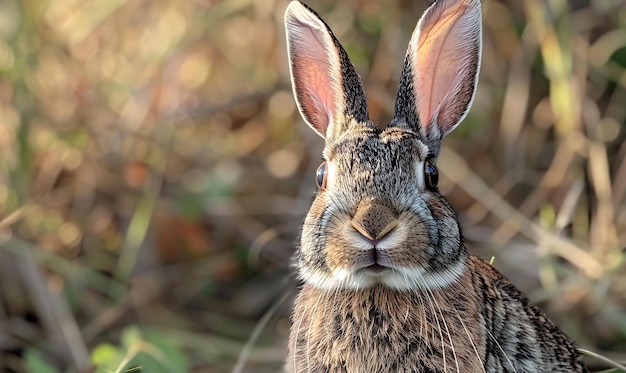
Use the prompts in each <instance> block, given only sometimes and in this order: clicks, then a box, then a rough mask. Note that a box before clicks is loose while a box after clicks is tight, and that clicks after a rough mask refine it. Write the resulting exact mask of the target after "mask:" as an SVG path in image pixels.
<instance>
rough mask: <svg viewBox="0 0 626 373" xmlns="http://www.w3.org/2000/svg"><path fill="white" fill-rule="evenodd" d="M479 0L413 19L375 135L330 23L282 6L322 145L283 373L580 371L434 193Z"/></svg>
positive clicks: (303, 108) (470, 93)
mask: <svg viewBox="0 0 626 373" xmlns="http://www.w3.org/2000/svg"><path fill="white" fill-rule="evenodd" d="M481 18H482V15H481V4H480V1H478V0H437V1H435V2H434V3H433V4H432V5H431V6H430V7H429V8H428V9H427V10H426V11H425V13H424V15H423V16H422V17H421V19H420V20H419V22H418V24H417V26H416V28H415V31H414V32H413V35H412V37H411V39H410V43H409V46H408V51H407V54H406V57H405V60H404V65H403V71H402V73H401V76H400V80H399V85H398V93H397V98H396V102H395V115H394V117H393V119H392V120H391V122H390V123H389V124H388V126H387V127H386V128H385V129H382V128H379V127H378V126H377V125H376V124H374V123H373V122H371V121H370V120H369V119H368V109H367V102H366V98H365V94H364V92H363V86H362V84H361V81H360V78H359V76H358V75H357V73H356V71H355V69H354V66H353V65H352V63H351V62H350V60H349V59H348V56H347V54H346V52H345V50H344V49H343V47H342V46H341V45H340V44H339V42H338V41H337V39H336V38H335V36H334V35H333V33H332V31H331V30H330V28H329V27H328V25H327V24H326V23H325V22H324V21H323V20H322V19H321V18H320V17H319V16H318V15H317V13H315V12H314V11H313V10H312V9H310V8H309V7H308V6H306V5H304V4H303V3H300V2H298V1H292V2H291V3H290V4H289V5H288V7H287V10H286V14H285V27H286V36H287V48H288V55H289V65H290V73H291V81H292V87H293V92H294V96H295V99H296V104H297V107H298V110H299V112H300V114H301V116H302V117H303V119H304V121H305V122H306V123H307V124H308V125H309V126H310V127H311V128H312V129H313V130H314V131H315V132H316V133H317V134H318V135H320V136H321V137H322V138H324V139H325V148H324V151H323V162H322V164H321V165H320V166H319V168H318V170H317V173H316V175H315V177H316V184H317V188H318V191H317V193H316V196H315V198H314V200H313V202H312V206H311V208H310V210H309V212H308V214H307V215H306V218H305V221H304V224H303V228H302V234H301V239H300V245H299V247H298V249H297V251H296V254H295V257H294V261H295V264H296V267H297V271H298V276H299V278H300V280H301V282H302V287H301V288H300V290H299V292H298V295H297V296H296V300H295V304H294V308H293V313H292V327H291V330H290V336H289V348H288V356H287V361H286V364H285V369H286V371H287V372H293V373H295V372H332V373H336V372H377V373H382V372H586V371H587V368H586V367H585V365H584V363H583V362H582V358H581V355H580V353H579V352H578V351H577V349H576V347H575V346H574V344H573V342H572V341H571V340H570V339H569V338H568V337H567V336H566V335H564V334H563V332H561V331H560V330H559V329H558V328H557V327H556V326H555V324H554V323H552V322H551V321H550V320H549V319H548V318H547V317H546V315H545V314H544V313H543V312H542V311H541V310H539V308H537V307H536V306H535V305H534V304H532V303H531V302H530V301H529V300H528V299H527V298H526V297H525V296H524V295H523V294H522V293H521V292H520V291H519V290H518V289H517V288H516V287H515V286H513V285H512V284H511V283H510V282H509V281H508V280H507V279H506V278H505V277H504V276H503V275H502V274H500V273H499V272H498V271H497V270H495V269H494V268H493V267H492V266H491V265H490V264H488V263H486V262H484V261H483V260H481V259H479V258H477V257H475V256H473V255H470V254H469V253H468V252H467V250H466V248H465V246H464V243H463V236H462V234H461V227H460V225H459V220H458V218H457V216H456V214H455V212H454V210H453V209H452V208H451V207H450V205H449V204H448V202H447V201H446V199H445V198H444V197H443V196H442V195H441V194H440V193H439V191H438V189H437V183H438V171H437V166H436V161H437V156H438V154H439V150H440V144H441V140H442V138H443V137H444V136H445V135H446V134H448V133H449V132H450V131H452V130H453V129H455V128H456V127H457V126H458V125H459V123H460V122H461V121H462V120H463V118H464V117H465V116H466V114H467V112H468V111H469V109H470V107H471V104H472V101H473V98H474V95H475V92H476V85H477V81H478V73H479V70H480V59H481V48H482V26H481Z"/></svg>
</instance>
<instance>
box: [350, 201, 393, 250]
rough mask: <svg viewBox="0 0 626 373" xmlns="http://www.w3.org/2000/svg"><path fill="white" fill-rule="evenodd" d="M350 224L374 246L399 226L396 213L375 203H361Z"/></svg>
mask: <svg viewBox="0 0 626 373" xmlns="http://www.w3.org/2000/svg"><path fill="white" fill-rule="evenodd" d="M350 222H351V223H352V226H353V227H354V229H356V230H357V231H358V232H359V233H361V235H363V237H365V238H367V239H368V240H369V241H371V242H372V244H373V245H376V244H377V243H378V240H380V239H381V238H383V237H384V236H385V235H386V234H387V233H389V232H391V231H392V230H393V229H394V228H395V227H396V225H398V219H397V217H396V214H395V213H394V211H393V210H392V209H391V208H389V207H387V206H385V205H383V204H381V203H378V202H375V201H369V202H361V204H360V205H359V207H358V209H357V211H356V214H354V216H353V217H352V220H351V221H350Z"/></svg>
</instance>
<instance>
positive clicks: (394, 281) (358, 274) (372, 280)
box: [300, 260, 465, 290]
mask: <svg viewBox="0 0 626 373" xmlns="http://www.w3.org/2000/svg"><path fill="white" fill-rule="evenodd" d="M464 271H465V262H464V261H463V260H459V261H458V262H457V263H456V264H454V265H452V266H450V267H447V268H446V269H445V270H441V271H439V272H436V273H429V272H426V271H425V270H424V269H423V268H421V267H418V268H406V267H395V268H390V267H387V269H385V270H383V271H381V272H379V273H376V272H374V271H367V270H363V269H360V270H347V269H343V268H336V269H334V270H333V271H332V272H330V273H325V272H322V271H318V270H310V269H306V268H301V269H300V277H301V278H302V279H303V280H304V281H305V282H306V283H308V284H310V285H313V286H315V287H317V288H319V289H323V290H359V289H366V288H369V287H373V286H376V285H384V286H387V287H389V288H392V289H397V290H430V289H441V288H445V287H447V286H449V285H450V284H451V283H453V282H454V281H455V280H456V279H458V278H459V277H460V276H461V275H462V274H463V272H464Z"/></svg>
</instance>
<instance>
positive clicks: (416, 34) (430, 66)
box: [391, 0, 482, 155]
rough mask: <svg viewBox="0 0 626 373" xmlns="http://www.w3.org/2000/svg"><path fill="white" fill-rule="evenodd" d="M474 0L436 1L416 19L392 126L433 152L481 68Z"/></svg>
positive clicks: (461, 110)
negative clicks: (414, 135) (407, 132)
mask: <svg viewBox="0 0 626 373" xmlns="http://www.w3.org/2000/svg"><path fill="white" fill-rule="evenodd" d="M481 18H482V17H481V10H480V1H479V0H437V1H436V2H435V3H434V4H432V5H431V6H430V7H429V8H428V9H427V10H426V12H425V13H424V15H423V16H422V18H421V19H420V20H419V22H418V23H417V27H416V28H415V31H413V36H412V37H411V41H410V42H409V48H408V50H407V53H406V59H405V61H404V69H403V71H402V75H401V77H400V84H399V87H398V96H397V98H396V108H395V116H394V119H393V121H392V122H391V125H393V126H398V127H402V128H406V129H409V130H412V131H415V132H416V133H419V134H420V137H421V138H422V140H423V141H424V143H425V144H426V145H427V146H428V147H429V148H430V151H431V153H432V154H433V155H437V153H438V152H439V145H440V142H441V139H442V137H443V136H445V135H446V134H447V133H449V132H450V131H452V130H453V129H454V128H456V126H458V125H459V123H460V122H461V121H462V120H463V118H464V117H465V115H467V112H468V111H469V109H470V106H471V105H472V100H473V99H474V94H475V92H476V83H477V81H478V71H479V70H480V54H481V47H482V36H481V34H482V25H481Z"/></svg>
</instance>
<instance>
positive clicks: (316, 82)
mask: <svg viewBox="0 0 626 373" xmlns="http://www.w3.org/2000/svg"><path fill="white" fill-rule="evenodd" d="M299 60H300V61H299V62H298V64H297V66H294V79H295V80H296V90H297V92H298V94H297V95H298V102H299V104H300V107H301V108H302V110H303V111H304V113H303V114H304V115H305V119H306V120H307V122H308V123H309V124H310V125H311V126H312V127H313V128H314V129H315V130H316V131H317V132H319V133H320V134H321V135H322V136H325V134H326V128H327V127H328V125H329V124H330V122H331V121H332V110H333V105H334V102H335V94H334V92H333V89H332V86H331V84H330V81H329V79H328V71H326V70H324V69H322V65H323V64H326V62H325V61H324V63H322V64H320V62H321V61H319V59H317V58H315V57H312V56H307V55H306V54H305V53H303V54H302V55H301V57H299Z"/></svg>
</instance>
